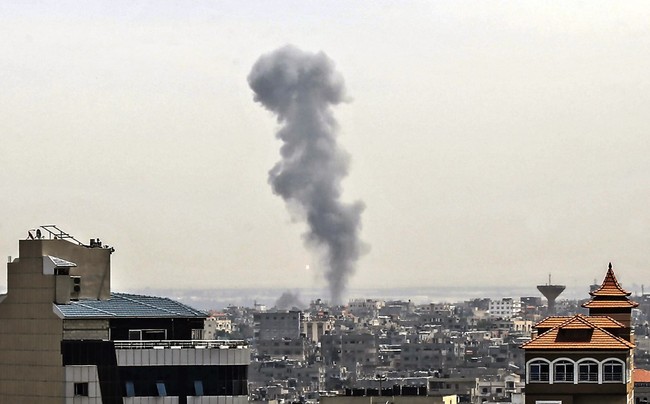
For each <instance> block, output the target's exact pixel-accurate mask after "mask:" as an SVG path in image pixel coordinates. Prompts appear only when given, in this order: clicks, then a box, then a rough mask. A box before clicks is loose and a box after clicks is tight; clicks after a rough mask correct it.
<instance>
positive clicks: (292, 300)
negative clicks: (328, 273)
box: [275, 291, 306, 310]
mask: <svg viewBox="0 0 650 404" xmlns="http://www.w3.org/2000/svg"><path fill="white" fill-rule="evenodd" d="M305 307H306V305H305V304H304V303H303V302H302V301H301V300H300V295H299V293H298V292H295V293H292V292H290V291H286V292H283V293H282V295H281V296H280V297H279V298H278V300H276V301H275V308H276V309H278V310H292V309H294V308H295V309H304V308H305Z"/></svg>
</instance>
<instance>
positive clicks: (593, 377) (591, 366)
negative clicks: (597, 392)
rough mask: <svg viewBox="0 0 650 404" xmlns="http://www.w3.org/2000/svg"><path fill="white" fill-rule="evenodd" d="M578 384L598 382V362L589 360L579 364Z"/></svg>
mask: <svg viewBox="0 0 650 404" xmlns="http://www.w3.org/2000/svg"><path fill="white" fill-rule="evenodd" d="M578 382H579V383H588V382H598V362H596V361H595V360H593V359H589V360H585V361H581V362H580V363H578Z"/></svg>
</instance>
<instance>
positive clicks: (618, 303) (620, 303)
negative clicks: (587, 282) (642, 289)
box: [582, 299, 639, 309]
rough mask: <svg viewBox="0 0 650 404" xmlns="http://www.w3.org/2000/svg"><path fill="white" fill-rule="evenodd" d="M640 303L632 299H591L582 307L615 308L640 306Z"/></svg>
mask: <svg viewBox="0 0 650 404" xmlns="http://www.w3.org/2000/svg"><path fill="white" fill-rule="evenodd" d="M638 305H639V303H637V302H633V301H632V300H628V299H625V300H599V299H598V300H597V299H591V300H590V301H588V302H587V303H583V304H582V307H585V308H587V309H613V308H632V307H636V306H638Z"/></svg>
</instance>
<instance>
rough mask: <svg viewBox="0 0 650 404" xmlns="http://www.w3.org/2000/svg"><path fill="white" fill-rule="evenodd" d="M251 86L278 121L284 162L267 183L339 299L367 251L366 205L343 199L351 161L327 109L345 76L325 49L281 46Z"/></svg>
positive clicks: (341, 95)
mask: <svg viewBox="0 0 650 404" xmlns="http://www.w3.org/2000/svg"><path fill="white" fill-rule="evenodd" d="M248 83H249V85H250V87H251V88H252V89H253V91H254V92H255V101H257V102H259V103H260V104H262V105H263V106H264V107H265V108H266V109H268V110H269V111H271V112H273V113H274V114H276V115H277V119H278V122H279V123H280V124H281V125H282V126H281V128H280V129H279V131H278V132H277V133H276V136H277V138H278V139H280V140H282V142H283V144H282V147H281V149H280V155H281V160H280V161H279V162H278V163H276V164H275V166H274V167H273V168H272V169H271V170H270V171H269V184H270V185H271V187H272V188H273V192H274V193H275V194H277V195H280V196H281V197H282V198H283V199H284V200H285V202H286V203H287V206H288V207H289V208H291V209H294V210H297V212H298V214H299V217H300V218H301V219H303V220H304V221H305V222H306V223H307V225H308V230H307V232H306V233H305V234H304V235H303V238H304V240H305V243H306V244H307V246H309V247H311V248H315V249H316V250H318V251H319V252H321V253H322V254H323V261H324V264H325V267H326V273H325V278H326V279H327V282H328V285H329V289H330V294H331V298H332V302H333V303H335V304H337V303H341V298H342V293H343V291H344V289H345V286H346V284H347V281H348V278H349V277H350V275H351V274H352V273H353V272H354V267H355V264H356V261H357V260H358V259H359V256H360V254H361V252H362V250H364V249H365V244H364V243H362V242H361V240H360V239H359V231H360V229H361V212H363V209H364V207H365V205H364V204H363V202H360V201H359V202H355V203H352V204H346V203H343V202H341V200H340V199H341V180H342V179H343V178H344V177H346V176H347V174H348V167H349V163H350V158H349V156H348V154H347V153H346V152H345V151H343V150H342V149H341V148H340V147H339V146H338V145H337V143H336V132H337V123H336V120H335V119H334V116H333V114H332V106H334V105H337V104H339V103H341V102H343V101H345V88H344V84H343V78H342V76H341V75H340V74H339V73H338V72H336V71H335V69H334V63H333V62H332V60H331V59H329V58H328V57H327V56H326V55H325V54H324V53H322V52H320V53H317V54H314V53H308V52H303V51H301V50H299V49H297V48H295V47H292V46H286V47H283V48H280V49H278V50H276V51H274V52H271V53H268V54H265V55H263V56H261V57H260V58H259V59H258V60H257V62H256V63H255V65H254V66H253V69H252V70H251V72H250V74H249V75H248ZM296 208H297V209H296Z"/></svg>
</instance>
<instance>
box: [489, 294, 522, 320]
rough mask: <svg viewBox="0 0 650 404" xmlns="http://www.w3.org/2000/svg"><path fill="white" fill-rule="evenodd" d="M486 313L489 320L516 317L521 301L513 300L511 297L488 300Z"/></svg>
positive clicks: (519, 310)
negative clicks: (487, 312)
mask: <svg viewBox="0 0 650 404" xmlns="http://www.w3.org/2000/svg"><path fill="white" fill-rule="evenodd" d="M488 311H489V313H490V318H491V319H495V318H502V319H508V318H513V317H517V316H518V315H519V313H521V300H519V299H513V298H512V297H504V298H502V299H499V300H490V305H489V308H488Z"/></svg>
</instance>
